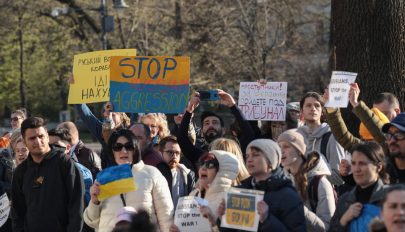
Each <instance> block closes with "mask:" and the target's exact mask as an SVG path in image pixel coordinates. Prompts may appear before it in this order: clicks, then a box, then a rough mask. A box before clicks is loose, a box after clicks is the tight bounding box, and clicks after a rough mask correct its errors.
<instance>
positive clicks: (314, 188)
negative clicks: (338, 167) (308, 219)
mask: <svg viewBox="0 0 405 232" xmlns="http://www.w3.org/2000/svg"><path fill="white" fill-rule="evenodd" d="M322 177H324V175H316V176H314V177H313V178H312V179H311V181H310V182H309V184H308V187H307V189H308V199H309V204H310V206H311V211H312V212H315V211H316V207H317V205H318V186H319V181H320V180H321V179H322Z"/></svg>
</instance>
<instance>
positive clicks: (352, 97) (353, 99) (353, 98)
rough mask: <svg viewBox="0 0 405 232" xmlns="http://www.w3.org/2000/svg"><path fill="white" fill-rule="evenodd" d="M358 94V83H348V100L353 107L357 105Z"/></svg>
mask: <svg viewBox="0 0 405 232" xmlns="http://www.w3.org/2000/svg"><path fill="white" fill-rule="evenodd" d="M359 95H360V88H359V85H357V83H352V84H350V90H349V101H350V104H351V105H352V106H353V107H356V106H357V105H359V102H358V98H359Z"/></svg>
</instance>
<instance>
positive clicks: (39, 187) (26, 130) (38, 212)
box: [11, 117, 84, 232]
mask: <svg viewBox="0 0 405 232" xmlns="http://www.w3.org/2000/svg"><path fill="white" fill-rule="evenodd" d="M21 134H22V137H23V139H24V143H25V145H26V146H27V148H28V150H29V151H30V153H29V156H28V158H27V159H26V160H24V161H23V162H22V163H21V164H20V165H18V167H17V168H16V169H15V171H14V175H13V180H12V185H11V198H12V199H13V204H12V205H11V213H12V217H11V218H12V221H13V231H15V232H18V231H66V232H78V231H81V229H82V225H83V218H82V215H83V195H84V186H83V180H82V176H81V174H80V171H79V169H78V168H77V167H76V166H75V165H74V162H73V161H72V160H71V159H69V158H67V157H66V156H65V154H64V150H63V149H58V148H56V147H51V146H49V136H48V132H47V130H46V127H45V123H44V120H43V119H42V118H38V117H31V118H28V119H26V120H24V121H23V123H22V124H21Z"/></svg>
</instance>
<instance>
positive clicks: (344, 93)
mask: <svg viewBox="0 0 405 232" xmlns="http://www.w3.org/2000/svg"><path fill="white" fill-rule="evenodd" d="M356 76H357V73H351V72H342V71H333V72H332V78H331V80H330V83H329V87H328V89H329V100H328V102H327V103H326V104H325V106H326V107H336V108H346V107H347V104H348V103H349V90H350V84H351V83H354V81H355V80H356Z"/></svg>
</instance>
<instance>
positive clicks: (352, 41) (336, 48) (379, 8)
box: [330, 0, 405, 135]
mask: <svg viewBox="0 0 405 232" xmlns="http://www.w3.org/2000/svg"><path fill="white" fill-rule="evenodd" d="M404 26H405V4H404V2H403V1H402V0H356V1H353V0H332V15H331V40H330V45H331V51H332V52H331V59H330V64H331V65H330V68H331V69H332V70H340V71H350V72H356V73H358V76H357V79H356V82H357V83H358V84H359V86H360V90H361V93H360V99H362V100H363V101H364V102H366V104H367V105H368V106H371V105H372V101H373V98H374V96H376V94H378V93H381V92H391V93H393V94H395V95H396V96H397V97H398V99H399V102H400V105H401V107H402V109H403V107H404V105H405V78H404V75H405V47H404V39H405V38H404ZM344 117H345V121H346V122H354V120H356V122H357V123H348V128H349V130H350V131H351V132H352V133H354V134H356V135H358V120H357V118H356V117H354V115H350V114H349V113H347V112H346V113H344Z"/></svg>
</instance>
